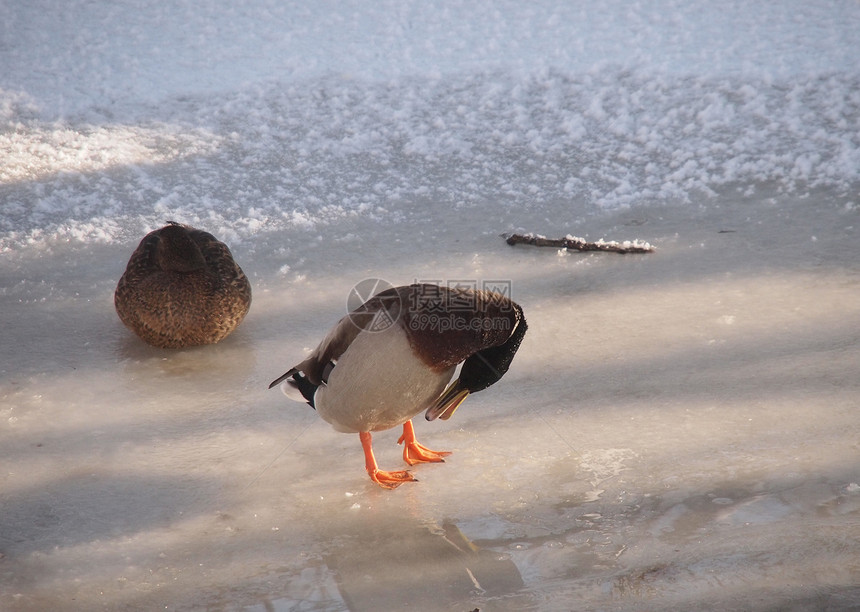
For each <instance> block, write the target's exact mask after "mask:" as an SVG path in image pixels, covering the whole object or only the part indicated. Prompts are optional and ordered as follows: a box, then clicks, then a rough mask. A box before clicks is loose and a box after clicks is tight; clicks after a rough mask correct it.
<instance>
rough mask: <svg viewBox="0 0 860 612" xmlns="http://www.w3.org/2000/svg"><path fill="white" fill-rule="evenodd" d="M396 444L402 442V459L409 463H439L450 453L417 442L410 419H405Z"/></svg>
mask: <svg viewBox="0 0 860 612" xmlns="http://www.w3.org/2000/svg"><path fill="white" fill-rule="evenodd" d="M397 443H398V444H403V460H404V461H405V462H406V463H408V464H409V465H415V464H416V463H439V462H444V461H445V460H444V459H443V458H442V457H447V456H448V455H450V454H451V453H450V452H449V451H434V450H430V449H429V448H427V447H426V446H424V445H422V444H419V443H418V441H417V440H416V439H415V428H414V427H413V426H412V421H411V420H409V421H406V422H405V423H404V424H403V435H402V436H400V439H399V440H398V441H397Z"/></svg>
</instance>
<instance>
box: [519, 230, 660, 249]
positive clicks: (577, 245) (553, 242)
mask: <svg viewBox="0 0 860 612" xmlns="http://www.w3.org/2000/svg"><path fill="white" fill-rule="evenodd" d="M502 237H503V238H504V239H505V241H506V242H507V243H508V244H510V245H515V244H530V245H532V246H539V247H556V248H563V249H571V250H574V251H609V252H612V253H621V254H626V253H653V252H654V247H653V246H651V245H650V244H648V243H647V242H642V241H639V240H632V241H631V240H625V241H624V242H616V241H614V240H612V241H606V240H602V239H601V240H598V241H597V242H588V241H586V240H584V239H582V238H577V237H576V236H571V235H567V236H565V237H564V238H547V237H546V236H541V235H539V234H502Z"/></svg>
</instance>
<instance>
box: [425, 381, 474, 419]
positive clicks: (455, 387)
mask: <svg viewBox="0 0 860 612" xmlns="http://www.w3.org/2000/svg"><path fill="white" fill-rule="evenodd" d="M459 382H460V381H459V380H457V381H454V382H453V383H451V384H450V385H448V388H447V389H445V392H444V393H443V394H442V396H441V397H440V398H439V399H437V400H436V401H435V402H434V404H433V405H432V406H430V407H429V408H428V409H427V412H426V413H425V414H424V417H425V418H426V419H427V420H428V421H432V420H434V419H437V418H438V419H442V420H443V421H447V420H448V419H450V418H451V417H452V416H453V415H454V412H455V411H456V410H457V408H458V407H459V406H460V404H462V403H463V400H464V399H466V397H468V395H469V390H468V389H463V388H461V387H460V386H459V384H458V383H459Z"/></svg>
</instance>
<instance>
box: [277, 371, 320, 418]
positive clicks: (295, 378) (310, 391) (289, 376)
mask: <svg viewBox="0 0 860 612" xmlns="http://www.w3.org/2000/svg"><path fill="white" fill-rule="evenodd" d="M285 380H286V381H287V385H289V386H290V387H292V388H293V389H295V390H297V391H298V392H299V393H301V394H302V397H303V398H304V400H305V401H306V402H307V403H308V405H310V407H311V408H313V409H316V406H314V393H316V392H317V387H318V386H319V385H315V384H313V383H312V382H311V381H309V380H308V378H307V376H305V375H304V374H302V373H301V372H299V371H298V370H297V369H295V368H293V369H291V370H290V371H289V372H286V373H285V374H284V375H283V376H280V377H278V378H276V379H275V380H273V381H272V384H270V385H269V389H271V388H272V387H274V386H275V385H277V384H280V383H282V382H284V381H285ZM285 393H286V394H287V397H289V398H290V399H293V400H296V401H301V399H299V397H298V395H295V394H293V393H290V392H289V391H285Z"/></svg>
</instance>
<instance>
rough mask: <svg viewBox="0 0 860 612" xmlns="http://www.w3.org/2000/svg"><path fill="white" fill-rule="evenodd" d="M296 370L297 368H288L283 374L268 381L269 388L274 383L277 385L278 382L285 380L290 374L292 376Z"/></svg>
mask: <svg viewBox="0 0 860 612" xmlns="http://www.w3.org/2000/svg"><path fill="white" fill-rule="evenodd" d="M297 372H298V370H297V369H295V368H292V369H291V370H289V371H288V372H286V373H285V374H284V375H282V376H278V377H277V378H276V379H275V380H273V381H272V382H270V383H269V389H271V388H272V387H274V386H275V385H279V384H281V383H282V382H284V381H285V380H287V379H288V378H289V377H290V376H292V375H293V374H296V373H297Z"/></svg>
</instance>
